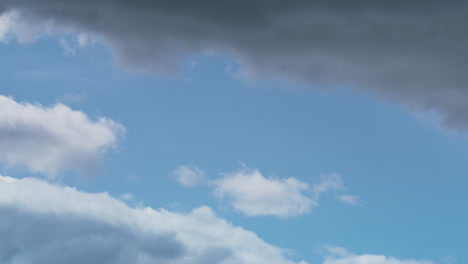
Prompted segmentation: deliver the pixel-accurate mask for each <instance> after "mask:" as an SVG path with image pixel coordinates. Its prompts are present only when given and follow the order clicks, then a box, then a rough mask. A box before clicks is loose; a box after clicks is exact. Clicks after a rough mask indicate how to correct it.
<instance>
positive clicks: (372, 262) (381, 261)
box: [323, 247, 433, 264]
mask: <svg viewBox="0 0 468 264" xmlns="http://www.w3.org/2000/svg"><path fill="white" fill-rule="evenodd" d="M326 249H327V251H328V253H329V254H330V255H329V256H326V257H325V260H324V262H323V264H433V262H431V261H429V260H414V259H403V260H402V259H397V258H394V257H387V256H384V255H370V254H363V255H356V254H354V253H351V252H349V251H347V250H346V249H344V248H340V247H326Z"/></svg>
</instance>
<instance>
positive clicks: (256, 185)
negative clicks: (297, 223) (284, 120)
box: [212, 168, 344, 217]
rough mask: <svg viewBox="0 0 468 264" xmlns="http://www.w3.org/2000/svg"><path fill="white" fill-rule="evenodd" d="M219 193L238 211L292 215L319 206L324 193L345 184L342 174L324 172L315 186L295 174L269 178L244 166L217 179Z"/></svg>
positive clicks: (256, 213) (218, 194)
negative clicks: (325, 173)
mask: <svg viewBox="0 0 468 264" xmlns="http://www.w3.org/2000/svg"><path fill="white" fill-rule="evenodd" d="M212 184H213V185H215V190H214V193H215V196H216V197H218V198H220V199H225V198H227V200H228V202H229V203H231V204H232V206H233V208H234V209H235V210H236V211H239V212H242V213H244V214H245V215H247V216H261V215H272V216H279V217H291V216H297V215H301V214H305V213H308V212H310V211H311V210H312V208H314V207H316V206H318V200H319V198H320V194H322V193H324V192H327V191H330V190H337V189H341V188H344V187H343V183H342V180H341V177H340V176H339V175H338V174H330V175H322V176H321V182H320V183H319V184H317V185H313V186H312V187H311V186H309V184H307V183H305V182H302V181H300V180H298V179H295V178H286V179H279V178H265V177H264V176H263V175H262V174H261V173H260V172H259V171H258V170H256V169H248V168H244V169H242V170H240V171H237V172H232V173H227V174H224V177H223V178H221V179H219V180H216V181H213V183H212Z"/></svg>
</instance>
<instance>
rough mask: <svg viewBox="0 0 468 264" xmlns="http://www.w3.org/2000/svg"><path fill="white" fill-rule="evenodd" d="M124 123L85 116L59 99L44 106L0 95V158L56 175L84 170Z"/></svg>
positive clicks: (87, 170)
mask: <svg viewBox="0 0 468 264" xmlns="http://www.w3.org/2000/svg"><path fill="white" fill-rule="evenodd" d="M124 131H125V129H124V127H123V126H122V125H120V124H118V123H116V122H115V121H113V120H110V119H107V118H104V117H101V118H99V119H97V120H91V119H90V118H89V117H88V116H87V115H86V114H84V113H83V112H80V111H75V110H72V109H70V108H68V107H67V106H65V105H63V104H60V103H59V104H56V105H55V106H52V107H44V106H41V105H37V104H34V105H33V104H28V103H18V102H16V101H14V100H13V99H12V98H9V97H5V96H1V95H0V145H1V146H2V147H1V148H0V161H1V162H2V163H3V164H5V165H7V166H19V167H25V168H27V169H29V170H30V171H32V172H34V173H43V174H46V175H47V176H49V177H56V176H58V175H60V174H61V173H64V172H67V171H77V172H79V173H81V174H90V173H93V172H94V170H95V169H97V167H98V165H99V162H100V159H101V157H102V155H103V154H104V153H105V152H106V151H107V150H108V149H109V148H112V147H113V146H114V145H115V144H116V142H117V139H118V138H119V136H120V135H123V133H124Z"/></svg>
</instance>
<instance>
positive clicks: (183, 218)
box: [0, 176, 305, 264]
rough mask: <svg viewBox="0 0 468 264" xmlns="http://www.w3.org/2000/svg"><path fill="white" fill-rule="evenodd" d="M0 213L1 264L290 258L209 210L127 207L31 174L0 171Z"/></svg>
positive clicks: (228, 263) (259, 262)
mask: <svg viewBox="0 0 468 264" xmlns="http://www.w3.org/2000/svg"><path fill="white" fill-rule="evenodd" d="M0 215H2V218H1V221H0V263H5V264H17V263H22V264H46V263H47V264H59V263H70V264H75V263H76V264H78V263H87V264H127V263H135V264H146V263H161V264H175V263H177V264H218V263H223V264H244V263H255V264H263V263H264V264H293V263H295V262H293V261H290V260H288V259H286V258H285V257H284V253H285V252H284V250H282V249H280V248H277V247H274V246H272V245H269V244H267V243H266V242H264V241H263V240H261V239H260V238H259V237H258V236H257V235H256V234H255V233H253V232H250V231H247V230H245V229H243V228H241V227H236V226H233V225H232V224H231V223H229V222H227V221H225V220H223V219H220V218H219V217H217V216H216V215H215V214H214V213H213V212H212V211H211V209H210V208H208V207H201V208H198V209H195V210H194V211H192V212H191V213H189V214H177V213H172V212H169V211H166V210H163V209H161V210H154V209H151V208H149V207H147V208H130V207H128V206H127V205H125V203H123V202H121V201H119V200H117V199H114V198H112V197H110V196H109V195H108V194H107V193H97V194H91V193H84V192H81V191H78V190H76V189H75V188H70V187H63V186H57V185H52V184H49V183H47V182H45V181H43V180H38V179H34V178H24V179H21V180H19V179H14V178H10V177H2V176H0ZM300 263H302V264H304V263H305V262H300Z"/></svg>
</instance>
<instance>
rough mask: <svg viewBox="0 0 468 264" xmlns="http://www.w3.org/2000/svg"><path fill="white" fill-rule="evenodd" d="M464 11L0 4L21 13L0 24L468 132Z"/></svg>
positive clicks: (143, 61)
mask: <svg viewBox="0 0 468 264" xmlns="http://www.w3.org/2000/svg"><path fill="white" fill-rule="evenodd" d="M2 7H3V8H2ZM467 8H468V3H467V2H465V1H437V0H427V1H405V0H391V1H390V0H388V1H385V0H382V1H371V0H358V1H347V0H334V1H329V0H313V1H303V0H293V1H287V2H286V1H282V0H273V1H264V0H238V1H216V0H203V1H196V2H194V1H190V0H183V1H177V2H174V1H172V0H157V1H150V0H139V1H124V0H116V1H105V0H98V1H79V2H77V1H72V0H65V1H60V3H57V1H55V0H44V1H36V0H15V1H12V0H0V10H2V9H3V10H8V11H7V12H16V13H17V14H23V15H22V19H17V20H16V23H13V24H12V23H9V28H16V30H14V31H16V32H18V34H20V39H31V38H32V39H34V36H35V35H36V33H35V32H37V31H38V28H44V26H37V25H43V24H46V25H49V27H45V29H44V30H47V29H49V30H50V25H55V27H56V28H61V29H62V30H63V29H66V30H68V31H75V32H77V34H81V33H83V32H85V33H87V34H90V35H93V36H97V37H98V38H101V39H103V40H104V41H105V42H107V43H108V44H109V45H110V46H111V48H112V51H113V53H114V54H115V55H116V57H117V58H118V59H119V61H121V62H123V63H124V64H126V65H129V66H136V67H143V68H146V69H151V70H156V71H169V72H171V71H176V70H177V61H180V58H181V57H183V56H184V55H203V54H223V55H227V56H231V57H232V58H234V59H235V60H236V61H237V62H238V63H240V65H241V66H242V70H243V72H244V73H246V74H244V75H250V76H263V77H264V76H267V78H271V77H272V76H273V77H277V76H281V77H285V78H289V79H295V80H302V81H306V82H308V83H310V84H311V86H313V87H317V86H318V87H343V86H345V87H352V88H355V89H357V90H359V91H365V92H370V93H372V94H376V95H378V96H379V97H382V98H386V99H388V100H391V101H394V102H398V103H400V104H403V105H404V106H405V107H407V108H409V109H411V110H413V111H416V112H426V111H436V112H438V113H440V114H441V116H442V119H441V122H443V123H444V125H447V126H450V127H454V128H468V106H467V105H468V89H466V87H467V86H468V77H467V75H466V73H465V69H466V68H467V66H468V65H467V64H468V51H467V49H466V46H467V45H468V35H467V34H466V30H465V25H466V24H467V23H468V18H467V17H466V16H465V12H464V10H466V9H467ZM7 14H8V13H7ZM0 21H1V20H0ZM5 24H8V23H1V22H0V25H2V26H0V32H5V31H6V30H5V29H3V30H2V27H3V28H6V26H5ZM18 24H19V25H24V24H29V25H30V26H29V27H26V26H22V27H20V26H17V25H18ZM0 34H1V33H0ZM21 36H22V37H21ZM192 57H193V56H192Z"/></svg>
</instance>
